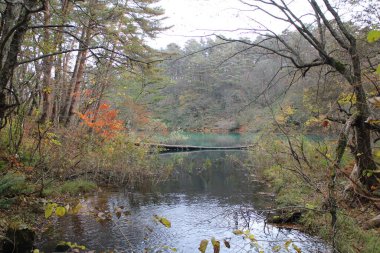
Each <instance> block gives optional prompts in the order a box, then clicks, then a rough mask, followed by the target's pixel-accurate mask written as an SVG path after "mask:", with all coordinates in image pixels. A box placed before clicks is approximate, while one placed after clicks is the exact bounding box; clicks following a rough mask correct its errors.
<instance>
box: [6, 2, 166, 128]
mask: <svg viewBox="0 0 380 253" xmlns="http://www.w3.org/2000/svg"><path fill="white" fill-rule="evenodd" d="M158 1H159V0H136V1H125V0H122V1H106V2H105V1H98V0H89V1H70V0H62V1H57V0H49V1H47V0H22V1H4V0H0V18H1V24H0V60H1V63H2V64H1V66H0V77H1V80H0V126H1V127H4V126H5V125H6V121H7V118H8V116H9V115H11V113H12V111H13V109H16V108H18V107H19V106H20V105H21V104H23V105H25V107H27V108H29V109H28V111H29V112H30V113H32V112H33V110H34V109H38V111H39V112H40V113H39V115H38V120H39V122H40V123H44V122H54V123H55V124H56V125H58V124H59V123H64V124H66V125H76V124H77V123H78V119H79V118H78V117H77V115H78V113H80V112H82V113H84V112H83V111H81V110H83V109H93V110H95V111H96V108H89V107H88V105H83V102H84V98H83V97H82V92H83V90H85V89H86V88H88V87H89V86H91V85H92V84H90V83H89V80H90V79H91V76H92V75H93V73H94V72H91V71H92V70H93V69H95V68H99V69H104V70H105V72H106V75H105V76H102V79H103V80H102V81H101V82H97V83H98V85H99V86H101V87H99V90H100V91H101V92H100V93H101V94H102V95H100V96H98V98H97V100H98V101H97V103H96V105H97V107H99V105H100V104H101V101H100V100H102V98H103V97H104V94H105V92H106V88H108V87H109V86H110V83H109V81H108V80H105V78H106V77H107V76H108V77H109V76H110V73H111V72H113V74H115V75H121V74H122V73H123V72H125V71H130V72H134V73H136V74H140V73H141V72H142V71H143V70H144V69H146V68H148V67H149V66H148V65H149V64H150V62H151V61H154V60H155V59H152V58H151V56H152V55H153V50H152V49H150V48H149V47H148V46H147V45H146V41H145V40H146V38H147V37H151V38H153V37H154V36H155V35H156V34H157V33H158V32H160V31H162V30H165V29H166V28H165V27H162V26H161V22H160V21H161V20H162V15H163V14H164V12H163V10H162V9H161V8H160V7H157V6H153V4H155V3H157V2H158ZM72 63H75V64H72ZM16 72H17V75H16Z"/></svg>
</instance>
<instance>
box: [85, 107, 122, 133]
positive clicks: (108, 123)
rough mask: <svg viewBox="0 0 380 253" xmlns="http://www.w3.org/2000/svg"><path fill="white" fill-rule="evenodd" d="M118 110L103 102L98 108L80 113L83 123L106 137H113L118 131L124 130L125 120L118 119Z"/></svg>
mask: <svg viewBox="0 0 380 253" xmlns="http://www.w3.org/2000/svg"><path fill="white" fill-rule="evenodd" d="M117 115H118V111H117V110H113V109H111V106H110V105H109V104H106V103H103V104H101V105H100V106H99V109H98V110H93V111H88V112H86V113H85V114H81V113H79V117H80V118H81V119H82V120H83V123H84V124H85V125H87V126H88V127H90V128H92V129H93V130H94V131H95V132H96V133H98V134H100V135H101V136H103V137H105V138H112V137H113V136H114V135H115V134H116V133H117V132H118V131H120V130H123V129H124V127H123V121H122V120H118V119H117Z"/></svg>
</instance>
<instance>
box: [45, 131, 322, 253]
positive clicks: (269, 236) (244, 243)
mask: <svg viewBox="0 0 380 253" xmlns="http://www.w3.org/2000/svg"><path fill="white" fill-rule="evenodd" d="M203 137H204V136H203ZM222 137H223V136H222ZM201 138H202V137H199V139H198V140H196V141H198V143H199V144H201V145H204V144H206V145H209V144H210V145H215V143H220V144H221V145H222V144H223V145H226V144H228V145H229V144H231V143H232V141H231V140H234V141H233V143H235V144H240V143H241V142H239V141H236V140H238V139H239V136H232V137H226V138H225V137H223V138H224V139H226V140H229V142H228V143H223V142H219V141H217V142H215V141H214V143H204V142H203V143H201V142H199V140H200V139H201ZM223 138H221V139H223ZM229 138H231V139H229ZM221 139H219V140H221ZM194 144H195V143H192V145H194ZM199 144H198V145H199ZM246 155H247V154H246V153H245V151H197V152H188V153H173V154H163V155H161V159H163V160H164V159H176V160H177V165H176V169H175V170H174V171H173V174H172V176H171V178H170V180H169V181H167V182H165V183H162V184H160V185H157V186H155V187H154V188H153V189H151V191H149V192H145V193H141V192H136V191H134V192H132V191H130V190H129V191H128V190H122V189H121V190H120V191H103V192H99V193H96V194H94V196H92V197H90V198H88V199H87V200H83V203H86V205H87V206H88V209H89V210H95V209H98V210H99V211H95V215H88V214H85V213H82V214H79V215H73V216H65V217H63V218H60V219H59V220H58V221H57V223H56V225H55V227H54V232H53V233H47V234H46V237H45V238H44V239H43V240H41V242H40V245H41V247H42V248H43V249H44V250H45V252H50V251H52V249H53V248H54V245H55V244H56V243H57V241H59V240H64V241H71V242H76V243H78V244H81V245H85V246H86V247H88V248H90V249H94V250H97V252H101V251H106V250H114V251H116V252H173V250H174V248H175V250H177V252H186V253H195V252H199V251H198V247H199V244H200V242H201V240H203V239H207V240H211V238H212V237H215V238H216V239H217V240H220V241H221V252H233V253H235V252H259V251H260V250H262V251H263V252H273V249H274V248H276V247H277V248H278V247H279V246H280V247H281V248H282V251H280V252H286V250H285V247H284V244H285V243H286V241H289V240H292V241H293V242H294V243H295V245H296V246H297V247H299V248H301V249H302V252H327V251H328V250H327V248H325V246H324V244H323V243H322V242H321V241H319V240H318V239H317V238H313V237H311V236H307V235H305V234H303V233H301V232H298V231H296V230H287V229H278V228H276V227H273V226H270V225H266V224H265V222H264V217H263V216H262V211H261V210H266V209H269V208H271V207H273V199H272V197H271V194H270V191H269V189H268V188H267V187H266V186H265V184H263V183H261V182H258V181H255V180H254V178H252V176H251V175H250V174H249V172H248V171H247V169H246V165H245V164H244V161H245V156H246ZM120 206H122V207H123V211H128V212H127V215H125V214H123V215H122V216H121V217H120V218H117V216H116V215H115V214H114V211H115V210H116V208H118V207H120ZM106 210H108V211H109V212H110V213H113V215H111V216H112V218H111V219H110V220H106V221H102V222H99V221H97V220H96V212H100V211H101V212H104V211H106ZM154 215H158V216H160V217H165V218H167V219H168V220H169V221H170V222H171V227H170V228H167V227H165V226H163V225H162V224H160V223H159V222H156V221H155V220H154V218H153V216H154ZM234 230H242V231H249V233H250V234H252V235H254V237H255V240H254V241H251V240H249V239H247V238H244V236H241V235H240V236H237V235H234V234H233V231H234ZM224 240H226V241H227V242H228V243H229V244H230V246H231V248H227V247H226V246H225V245H224V243H223V241H224ZM206 252H213V250H212V246H211V243H209V245H208V249H207V251H206ZM290 252H295V250H293V251H290Z"/></svg>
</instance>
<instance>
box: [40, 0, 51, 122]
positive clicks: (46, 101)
mask: <svg viewBox="0 0 380 253" xmlns="http://www.w3.org/2000/svg"><path fill="white" fill-rule="evenodd" d="M50 19H51V13H50V3H49V1H48V0H45V16H44V25H46V26H47V25H49V24H50ZM43 41H44V43H43V47H44V48H43V52H44V54H48V53H51V50H50V48H51V47H52V46H51V45H50V43H51V42H50V31H49V28H45V30H44V39H43ZM42 66H43V79H42V113H41V117H40V119H39V122H40V123H44V122H45V121H46V120H48V121H49V120H51V117H52V113H53V98H54V94H53V92H54V89H53V87H52V78H51V74H52V73H51V72H52V68H53V56H49V57H46V58H44V60H43V63H42Z"/></svg>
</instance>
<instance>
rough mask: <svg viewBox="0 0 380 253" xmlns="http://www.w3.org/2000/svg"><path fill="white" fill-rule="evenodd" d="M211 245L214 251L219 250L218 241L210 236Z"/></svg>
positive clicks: (217, 252) (217, 251)
mask: <svg viewBox="0 0 380 253" xmlns="http://www.w3.org/2000/svg"><path fill="white" fill-rule="evenodd" d="M211 243H212V246H213V247H214V253H219V252H220V241H218V240H215V238H214V237H213V238H211Z"/></svg>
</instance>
